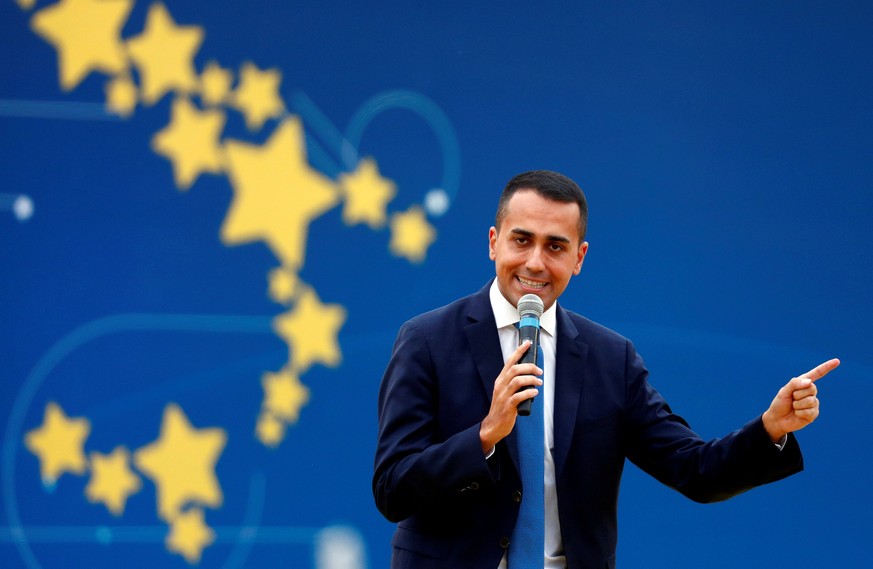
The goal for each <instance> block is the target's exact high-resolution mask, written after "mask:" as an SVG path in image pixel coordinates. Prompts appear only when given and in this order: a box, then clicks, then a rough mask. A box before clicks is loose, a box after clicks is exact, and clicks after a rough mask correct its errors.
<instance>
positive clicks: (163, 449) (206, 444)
mask: <svg viewBox="0 0 873 569" xmlns="http://www.w3.org/2000/svg"><path fill="white" fill-rule="evenodd" d="M226 442H227V434H226V433H225V432H224V430H222V429H218V428H210V429H195V428H193V427H192V426H191V423H189V422H188V417H186V416H185V413H184V412H183V411H182V409H181V408H179V407H178V406H177V405H175V404H172V403H171V404H169V405H167V406H166V408H165V409H164V418H163V421H162V423H161V435H160V437H159V438H158V440H156V441H155V442H153V443H151V444H150V445H148V446H145V447H142V448H141V449H139V450H137V451H136V452H135V453H134V455H133V459H134V464H136V467H137V468H138V469H139V470H141V471H142V472H143V473H144V474H145V475H146V476H148V477H149V478H151V479H152V480H153V481H154V483H155V486H157V491H158V515H159V516H160V517H161V519H163V520H165V521H170V520H173V519H175V518H176V516H178V515H179V513H180V512H181V511H182V508H183V507H184V506H185V505H186V504H188V503H190V502H197V503H201V504H204V505H207V506H212V507H218V506H220V505H221V502H222V500H223V496H222V493H221V486H219V484H218V479H217V478H216V476H215V463H216V462H217V461H218V458H219V456H221V453H222V451H223V450H224V445H225V443H226Z"/></svg>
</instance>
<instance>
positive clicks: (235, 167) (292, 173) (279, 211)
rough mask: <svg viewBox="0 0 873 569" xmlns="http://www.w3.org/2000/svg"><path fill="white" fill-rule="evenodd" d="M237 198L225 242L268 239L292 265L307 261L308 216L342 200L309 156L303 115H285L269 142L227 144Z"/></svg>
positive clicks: (224, 231) (284, 261) (223, 230)
mask: <svg viewBox="0 0 873 569" xmlns="http://www.w3.org/2000/svg"><path fill="white" fill-rule="evenodd" d="M225 150H226V152H227V161H228V169H229V177H230V182H231V185H232V186H233V190H234V198H233V202H232V203H231V205H230V208H229V209H228V212H227V217H226V218H225V220H224V224H223V225H222V227H221V239H222V241H224V242H225V243H226V244H239V243H247V242H250V241H256V240H263V241H266V242H267V245H269V247H270V249H271V250H272V251H273V253H274V254H275V255H276V256H277V257H278V259H279V261H280V262H281V263H282V265H283V266H285V267H287V268H288V270H294V271H296V270H297V269H299V268H300V267H301V266H302V265H303V258H304V256H305V251H306V235H307V233H308V230H309V222H310V221H312V220H313V219H315V218H316V217H318V216H319V215H321V214H323V213H324V212H326V211H327V210H329V209H330V208H332V207H333V206H334V205H335V204H336V203H337V201H338V199H339V198H338V195H337V192H336V189H335V188H334V184H333V182H332V181H331V180H330V179H329V178H327V177H326V176H324V175H323V174H321V173H320V172H317V171H316V170H313V169H312V168H311V167H310V166H309V164H308V163H307V161H306V144H305V140H304V138H303V128H302V126H301V125H300V119H299V118H297V117H290V118H289V119H288V120H286V121H284V122H283V123H282V124H281V125H280V126H279V128H277V129H276V132H274V133H273V135H272V136H271V137H270V139H269V140H268V141H267V143H266V144H265V145H264V146H253V145H250V144H245V143H242V142H237V141H229V142H227V144H226V145H225Z"/></svg>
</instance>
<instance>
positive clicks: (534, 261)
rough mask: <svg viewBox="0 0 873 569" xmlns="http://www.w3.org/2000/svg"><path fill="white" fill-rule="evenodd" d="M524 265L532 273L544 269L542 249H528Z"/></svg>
mask: <svg viewBox="0 0 873 569" xmlns="http://www.w3.org/2000/svg"><path fill="white" fill-rule="evenodd" d="M524 266H525V268H526V269H527V270H528V271H530V272H532V273H538V272H540V271H543V270H545V268H546V266H545V263H543V250H542V248H541V247H533V248H532V249H531V250H530V254H529V255H528V256H527V261H526V262H525V264H524Z"/></svg>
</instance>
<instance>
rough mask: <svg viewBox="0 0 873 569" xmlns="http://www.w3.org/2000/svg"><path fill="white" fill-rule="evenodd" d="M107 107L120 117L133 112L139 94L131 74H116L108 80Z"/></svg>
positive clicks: (127, 115) (125, 116)
mask: <svg viewBox="0 0 873 569" xmlns="http://www.w3.org/2000/svg"><path fill="white" fill-rule="evenodd" d="M105 89H106V109H107V110H108V111H109V112H111V113H114V114H116V115H118V116H120V117H124V118H127V117H129V116H130V115H131V114H133V110H134V109H135V108H136V103H137V100H138V99H139V95H138V93H137V91H136V85H134V84H133V81H132V80H131V78H130V75H127V74H123V75H116V76H115V77H113V78H111V79H110V80H109V81H107V82H106V87H105Z"/></svg>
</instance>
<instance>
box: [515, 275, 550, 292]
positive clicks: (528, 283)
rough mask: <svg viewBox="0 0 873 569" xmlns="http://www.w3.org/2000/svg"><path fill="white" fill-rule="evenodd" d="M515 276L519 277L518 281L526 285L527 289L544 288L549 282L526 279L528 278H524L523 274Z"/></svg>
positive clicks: (523, 285)
mask: <svg viewBox="0 0 873 569" xmlns="http://www.w3.org/2000/svg"><path fill="white" fill-rule="evenodd" d="M515 278H516V279H518V282H519V283H521V286H522V287H524V288H526V289H530V290H542V289H543V287H545V286H546V285H547V284H548V283H545V282H539V281H533V280H530V279H526V278H524V277H522V276H518V275H516V277H515Z"/></svg>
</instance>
